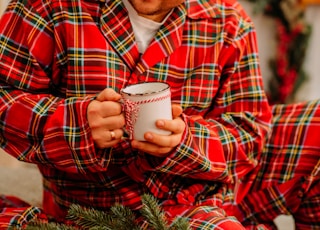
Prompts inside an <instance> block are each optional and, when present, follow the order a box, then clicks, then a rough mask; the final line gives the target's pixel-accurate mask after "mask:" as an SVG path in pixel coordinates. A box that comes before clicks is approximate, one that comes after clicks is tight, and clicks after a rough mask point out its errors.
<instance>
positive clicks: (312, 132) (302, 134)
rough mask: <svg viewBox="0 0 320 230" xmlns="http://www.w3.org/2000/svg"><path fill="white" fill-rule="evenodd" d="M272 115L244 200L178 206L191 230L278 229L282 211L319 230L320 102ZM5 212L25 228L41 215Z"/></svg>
mask: <svg viewBox="0 0 320 230" xmlns="http://www.w3.org/2000/svg"><path fill="white" fill-rule="evenodd" d="M273 115H274V117H273V129H272V134H271V136H270V138H268V140H267V143H266V145H265V148H264V150H263V153H264V154H263V156H262V159H261V161H260V164H259V166H258V167H257V168H256V170H255V171H253V172H251V174H249V175H248V176H247V177H246V178H245V179H243V180H242V184H246V183H251V186H250V190H249V191H248V194H247V195H246V196H245V197H244V199H243V200H242V201H241V203H239V204H237V205H235V206H233V207H232V209H229V208H230V207H229V208H226V210H224V208H223V207H222V208H221V207H212V206H200V207H192V206H190V207H186V206H181V207H175V208H174V209H175V210H174V211H173V212H174V213H183V216H184V217H186V218H188V219H189V220H190V223H191V227H192V229H232V230H233V229H276V227H275V225H274V224H273V219H274V218H275V217H277V216H278V215H280V214H290V215H292V216H293V217H294V219H295V224H296V229H299V230H304V229H308V230H310V229H320V137H319V134H320V100H314V101H308V102H301V103H295V104H288V105H274V106H273ZM231 196H232V194H231ZM0 204H1V198H0ZM6 210H12V209H10V208H8V207H1V205H0V229H4V227H6V226H9V225H10V223H15V224H18V225H20V226H22V225H23V224H24V223H26V222H27V221H28V220H30V219H31V217H30V216H32V215H39V213H41V212H40V211H39V210H37V209H31V208H30V207H29V208H26V209H14V210H15V211H14V212H13V211H9V212H8V211H7V212H6ZM228 210H232V211H228ZM167 211H168V212H170V211H169V210H167ZM18 214H19V215H18ZM21 214H22V215H21ZM24 215H26V218H22V217H23V216H24ZM17 216H19V218H17ZM235 217H236V218H235ZM240 223H241V224H240Z"/></svg>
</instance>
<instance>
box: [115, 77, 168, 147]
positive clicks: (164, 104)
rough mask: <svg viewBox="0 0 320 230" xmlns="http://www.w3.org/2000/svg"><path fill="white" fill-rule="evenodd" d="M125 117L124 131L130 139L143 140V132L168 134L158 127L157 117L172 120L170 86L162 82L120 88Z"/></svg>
mask: <svg viewBox="0 0 320 230" xmlns="http://www.w3.org/2000/svg"><path fill="white" fill-rule="evenodd" d="M121 95H122V98H123V103H124V111H125V117H126V131H127V132H128V134H129V137H130V139H135V140H140V141H145V139H144V134H145V133H146V132H149V131H150V132H153V133H157V134H161V135H170V134H171V132H169V131H167V130H162V129H158V128H157V127H156V125H155V122H156V121H157V120H158V119H166V120H172V110H171V92H170V86H169V85H168V84H167V83H162V82H144V83H138V84H133V85H129V86H127V87H125V88H124V89H122V90H121Z"/></svg>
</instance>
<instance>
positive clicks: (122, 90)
mask: <svg viewBox="0 0 320 230" xmlns="http://www.w3.org/2000/svg"><path fill="white" fill-rule="evenodd" d="M147 84H161V85H165V86H166V87H164V88H162V89H160V90H155V91H151V92H144V93H129V92H125V90H126V89H129V88H131V87H135V86H137V85H147ZM169 88H170V85H169V84H168V83H166V82H140V83H135V84H131V85H128V86H126V87H125V88H122V89H121V90H120V92H121V93H122V94H126V95H128V96H146V95H151V94H157V93H161V92H163V91H165V90H167V89H169Z"/></svg>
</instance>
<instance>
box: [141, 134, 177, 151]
mask: <svg viewBox="0 0 320 230" xmlns="http://www.w3.org/2000/svg"><path fill="white" fill-rule="evenodd" d="M181 136H182V135H181V134H180V133H179V134H171V135H159V134H156V133H152V132H147V133H145V135H144V139H145V140H146V141H147V142H149V143H151V144H153V145H157V146H158V148H159V147H168V148H173V147H175V146H177V145H178V144H179V143H180V141H181Z"/></svg>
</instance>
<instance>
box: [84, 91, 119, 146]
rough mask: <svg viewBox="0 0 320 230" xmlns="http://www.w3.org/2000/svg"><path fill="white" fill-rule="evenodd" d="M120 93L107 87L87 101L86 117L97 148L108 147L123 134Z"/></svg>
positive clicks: (115, 142)
mask: <svg viewBox="0 0 320 230" xmlns="http://www.w3.org/2000/svg"><path fill="white" fill-rule="evenodd" d="M120 99H121V95H120V94H118V93H116V92H115V91H114V90H113V89H110V88H107V89H104V90H103V91H101V92H100V93H99V95H98V96H97V97H96V99H95V100H93V101H92V102H90V103H89V106H88V108H87V119H88V122H89V126H90V128H91V133H92V138H93V140H94V142H95V144H96V146H97V147H98V148H101V149H103V148H109V147H112V146H113V145H115V144H117V143H118V142H119V141H120V140H121V137H122V136H123V127H124V125H125V118H124V115H123V113H122V111H121V104H120V102H119V100H120Z"/></svg>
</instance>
